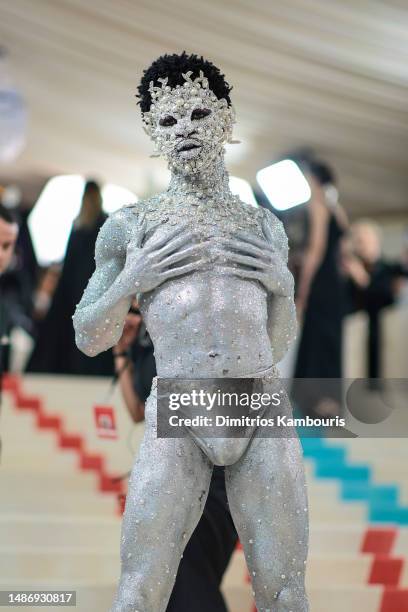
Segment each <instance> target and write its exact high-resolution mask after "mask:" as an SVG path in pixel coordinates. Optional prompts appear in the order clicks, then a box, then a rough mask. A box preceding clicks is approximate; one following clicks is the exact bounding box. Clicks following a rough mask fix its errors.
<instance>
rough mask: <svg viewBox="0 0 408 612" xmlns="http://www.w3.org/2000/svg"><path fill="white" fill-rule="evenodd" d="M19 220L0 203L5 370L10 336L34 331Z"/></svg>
mask: <svg viewBox="0 0 408 612" xmlns="http://www.w3.org/2000/svg"><path fill="white" fill-rule="evenodd" d="M18 234H19V224H18V221H17V218H16V216H15V215H14V214H13V213H12V212H11V211H10V210H9V209H8V208H6V207H5V206H3V205H2V204H0V342H1V346H2V371H3V370H8V369H9V365H10V348H11V340H10V336H11V335H12V334H13V333H15V332H17V330H21V332H22V333H23V334H25V335H27V336H28V335H29V334H30V333H31V332H32V322H31V318H30V315H31V291H30V284H29V283H28V282H27V279H26V277H25V274H24V269H23V268H22V265H21V257H20V256H19V254H18V253H17V241H18Z"/></svg>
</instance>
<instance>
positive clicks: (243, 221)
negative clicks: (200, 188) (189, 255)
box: [132, 192, 264, 239]
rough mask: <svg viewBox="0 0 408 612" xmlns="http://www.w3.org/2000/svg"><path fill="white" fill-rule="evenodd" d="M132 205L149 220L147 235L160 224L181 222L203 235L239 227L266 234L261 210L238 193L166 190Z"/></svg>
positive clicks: (230, 233) (231, 233)
mask: <svg viewBox="0 0 408 612" xmlns="http://www.w3.org/2000/svg"><path fill="white" fill-rule="evenodd" d="M132 208H133V210H134V212H135V213H136V214H138V215H141V216H142V217H143V220H144V221H145V223H146V237H149V235H152V234H153V233H154V232H155V230H156V229H157V228H158V227H160V226H165V225H169V226H174V227H176V226H179V225H180V224H186V226H187V228H188V229H191V230H192V231H194V232H195V233H197V234H198V235H199V237H200V238H201V239H208V238H212V237H220V236H221V237H231V236H235V235H236V234H237V232H239V231H245V232H248V233H250V234H252V235H253V236H257V237H259V238H262V237H264V236H263V232H262V219H263V215H262V210H261V209H257V208H254V207H251V206H249V205H247V204H244V203H243V202H241V200H240V199H239V198H238V196H232V195H229V196H228V197H223V196H222V194H221V195H219V194H214V195H212V196H208V195H204V194H203V195H201V194H199V195H197V194H180V193H168V192H166V193H163V194H160V195H158V196H155V197H153V198H151V199H150V200H147V201H146V202H144V203H143V204H142V205H139V204H134V205H132Z"/></svg>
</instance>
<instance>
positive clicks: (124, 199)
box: [102, 183, 138, 215]
mask: <svg viewBox="0 0 408 612" xmlns="http://www.w3.org/2000/svg"><path fill="white" fill-rule="evenodd" d="M102 200H103V210H104V211H105V212H106V213H108V214H109V215H110V214H111V213H113V212H115V210H118V209H119V208H121V207H122V206H124V205H125V204H132V203H133V202H137V200H138V197H137V196H136V195H135V194H134V193H133V191H130V190H129V189H126V187H121V186H120V185H114V184H113V183H107V184H106V185H104V186H103V189H102Z"/></svg>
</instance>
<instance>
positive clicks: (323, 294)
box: [292, 214, 345, 414]
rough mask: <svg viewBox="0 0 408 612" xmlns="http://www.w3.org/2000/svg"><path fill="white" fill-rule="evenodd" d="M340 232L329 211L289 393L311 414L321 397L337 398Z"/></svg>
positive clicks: (342, 298)
mask: <svg viewBox="0 0 408 612" xmlns="http://www.w3.org/2000/svg"><path fill="white" fill-rule="evenodd" d="M343 232H344V230H343V229H342V228H341V227H340V225H339V223H338V222H337V219H336V217H335V215H334V214H331V215H330V220H329V227H328V235H327V245H326V251H325V254H324V257H323V259H322V263H321V264H320V267H319V268H318V270H317V272H316V274H315V276H314V279H313V280H312V284H311V287H310V292H309V299H308V301H307V305H306V309H305V313H304V319H303V328H302V331H301V338H300V343H299V349H298V354H297V360H296V367H295V373H294V378H295V380H294V383H293V387H292V397H293V400H294V403H295V405H296V406H297V407H298V408H300V409H301V410H302V411H303V412H305V413H307V414H314V408H315V407H316V405H317V404H318V403H319V401H320V400H321V399H323V398H329V399H333V400H335V401H336V402H337V403H340V401H341V376H342V322H343V317H344V313H345V282H344V279H343V277H342V275H341V273H340V267H339V254H340V253H339V251H340V249H339V243H340V239H341V237H342V235H343ZM297 379H314V380H313V381H311V380H308V381H300V380H297ZM316 379H319V380H316ZM321 379H323V380H321ZM325 379H326V380H325Z"/></svg>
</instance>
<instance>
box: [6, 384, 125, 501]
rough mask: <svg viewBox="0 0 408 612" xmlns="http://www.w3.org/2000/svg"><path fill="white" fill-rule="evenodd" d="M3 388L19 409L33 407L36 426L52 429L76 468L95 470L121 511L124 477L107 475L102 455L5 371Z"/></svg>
mask: <svg viewBox="0 0 408 612" xmlns="http://www.w3.org/2000/svg"><path fill="white" fill-rule="evenodd" d="M2 387H3V389H4V390H5V391H8V392H9V393H11V395H12V396H13V398H14V404H15V407H16V408H18V409H20V410H32V411H33V412H34V413H35V415H36V426H37V427H39V428H40V429H49V430H51V431H54V433H55V435H56V437H57V442H58V446H59V447H60V448H61V449H71V450H73V451H74V452H76V453H77V455H78V459H79V462H78V468H79V469H80V470H93V471H95V472H96V477H97V481H98V487H99V490H100V491H101V492H104V493H111V494H115V496H116V498H117V500H118V509H119V511H120V512H123V507H124V491H125V487H124V484H123V480H121V479H117V478H116V476H112V475H110V474H107V472H106V471H105V466H104V463H105V461H104V457H103V456H102V455H99V454H93V453H90V452H89V450H88V449H87V448H86V444H85V440H84V438H83V436H82V435H81V434H73V433H71V432H67V431H66V430H65V428H64V424H63V419H62V418H61V417H60V416H57V415H52V414H49V413H47V412H46V411H45V409H44V405H43V400H42V399H41V398H40V397H37V396H31V395H26V394H25V393H24V391H23V389H22V386H21V381H20V379H19V377H17V376H12V375H10V374H6V375H5V376H4V377H3V380H2Z"/></svg>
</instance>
